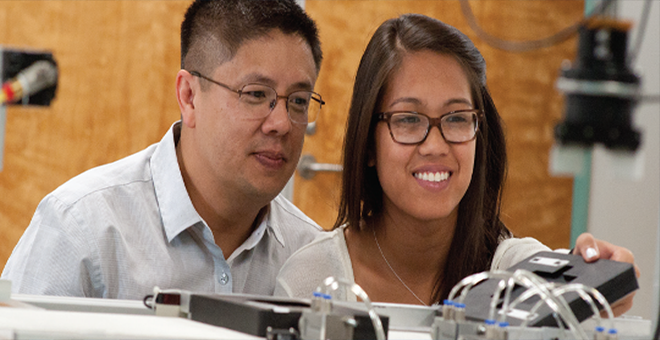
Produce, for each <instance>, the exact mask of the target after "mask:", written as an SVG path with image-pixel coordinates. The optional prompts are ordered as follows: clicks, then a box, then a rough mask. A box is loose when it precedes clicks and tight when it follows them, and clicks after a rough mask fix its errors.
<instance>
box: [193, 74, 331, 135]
mask: <svg viewBox="0 0 660 340" xmlns="http://www.w3.org/2000/svg"><path fill="white" fill-rule="evenodd" d="M189 72H190V74H191V75H193V76H195V77H199V78H202V79H204V80H206V81H209V82H211V83H213V84H216V85H218V86H220V87H223V88H225V89H227V90H229V91H232V92H235V93H238V100H239V101H240V102H241V103H243V104H245V105H246V106H247V107H248V110H247V112H248V114H251V115H252V117H253V118H256V119H260V118H264V117H266V116H268V115H269V114H270V113H271V112H272V111H273V110H274V109H275V106H276V105H277V100H278V99H279V98H284V99H286V111H287V112H288V114H289V119H291V121H292V122H294V123H298V124H309V123H313V122H315V121H316V117H317V116H318V115H319V112H321V107H322V106H323V104H325V102H324V101H323V99H322V98H321V95H320V94H318V93H316V92H312V91H295V92H291V93H290V94H289V95H288V96H280V95H278V94H277V92H276V91H275V89H274V88H272V87H270V86H268V85H263V84H247V85H244V86H243V87H242V88H241V89H240V90H234V89H232V88H231V87H229V86H228V85H225V84H223V83H221V82H218V81H215V80H213V79H211V78H209V77H206V76H203V75H202V74H201V73H199V72H197V71H189Z"/></svg>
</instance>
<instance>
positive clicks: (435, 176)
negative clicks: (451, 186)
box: [414, 171, 449, 182]
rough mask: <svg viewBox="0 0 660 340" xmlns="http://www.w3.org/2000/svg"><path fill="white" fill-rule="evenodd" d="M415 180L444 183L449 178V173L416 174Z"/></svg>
mask: <svg viewBox="0 0 660 340" xmlns="http://www.w3.org/2000/svg"><path fill="white" fill-rule="evenodd" d="M414 176H415V178H417V179H421V180H423V181H429V182H442V181H445V180H447V179H448V178H449V172H445V171H443V172H416V173H415V174H414Z"/></svg>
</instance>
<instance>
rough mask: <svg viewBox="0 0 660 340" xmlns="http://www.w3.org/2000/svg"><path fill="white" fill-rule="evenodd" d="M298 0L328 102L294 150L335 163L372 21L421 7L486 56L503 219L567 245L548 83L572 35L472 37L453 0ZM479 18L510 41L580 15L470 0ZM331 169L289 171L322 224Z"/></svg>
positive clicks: (558, 102)
mask: <svg viewBox="0 0 660 340" xmlns="http://www.w3.org/2000/svg"><path fill="white" fill-rule="evenodd" d="M305 3H306V5H305V6H306V9H307V11H308V12H309V13H310V15H311V16H312V17H313V18H314V19H316V21H317V24H318V26H319V30H320V34H321V41H322V44H323V51H324V54H325V60H324V64H323V67H322V69H321V74H320V77H319V81H318V82H317V86H316V89H317V91H318V92H320V93H321V94H322V95H323V96H324V99H325V100H326V101H327V102H328V104H327V105H326V106H325V107H324V111H323V112H322V114H321V116H320V118H319V123H318V125H319V127H318V132H317V134H316V135H313V136H310V137H308V138H307V140H306V142H305V149H304V151H303V154H312V155H314V156H315V157H316V159H317V161H318V162H322V163H339V162H340V161H341V145H342V140H343V131H344V125H345V121H346V114H347V112H348V107H349V105H350V97H351V90H352V83H353V79H354V77H355V72H356V70H357V66H358V64H359V60H360V57H361V55H362V52H363V51H364V48H365V47H366V45H367V42H368V40H369V38H370V37H371V35H372V34H373V32H374V31H375V30H376V28H377V27H378V25H380V24H381V23H382V22H383V21H385V20H387V19H389V18H392V17H396V16H398V15H400V14H403V13H421V14H426V15H429V16H432V17H435V18H438V19H440V20H442V21H445V22H446V23H448V24H450V25H453V26H455V27H457V28H459V29H460V30H461V31H463V32H465V33H466V34H467V35H468V36H470V38H472V40H473V41H474V42H475V44H476V45H477V47H478V48H479V49H480V50H481V52H482V53H483V55H484V57H485V58H486V62H487V67H488V73H487V75H488V83H489V86H490V89H491V91H492V95H493V98H494V100H495V103H496V105H497V107H498V109H499V111H500V113H501V115H502V117H503V119H504V121H505V124H506V130H507V140H508V151H509V156H510V158H509V173H508V181H507V184H506V186H505V194H504V204H503V219H504V221H505V223H506V224H507V226H509V228H510V229H511V230H512V231H514V233H515V234H516V235H519V236H533V237H536V238H538V239H539V240H541V241H543V242H544V243H546V244H547V245H549V246H551V247H568V243H569V236H570V210H571V194H572V180H571V179H566V178H555V177H551V176H549V174H548V170H547V169H548V154H549V150H550V147H551V145H552V143H553V137H552V129H553V126H554V125H555V124H556V122H557V121H558V120H559V119H560V118H561V115H562V105H563V102H562V98H561V95H560V94H559V93H558V92H557V91H556V90H555V89H554V82H555V80H556V77H557V75H558V71H559V67H560V64H561V62H562V60H564V59H572V58H573V56H574V53H575V49H576V41H577V40H576V39H575V38H574V39H571V40H569V41H567V42H564V43H562V44H559V45H557V46H554V47H550V48H544V49H542V50H538V51H533V52H526V53H509V52H504V51H500V50H497V49H494V48H492V47H490V46H488V45H486V44H485V43H484V42H483V41H481V40H479V39H477V38H476V35H475V34H474V33H473V32H472V30H471V29H470V28H469V26H468V24H467V21H466V19H465V18H464V16H463V14H462V13H461V9H460V3H459V2H458V1H457V0H441V1H407V0H404V1H382V0H381V1H378V0H372V1H367V0H364V1H350V0H348V1H324V0H307V1H306V2H305ZM471 5H472V7H473V11H474V14H475V16H476V17H477V20H478V21H479V22H480V24H481V26H482V27H483V29H484V30H486V31H487V32H490V33H491V34H493V35H495V36H497V37H500V38H503V39H510V40H530V39H539V38H541V37H546V36H549V35H551V34H553V33H555V32H557V31H559V30H560V29H562V28H565V27H567V26H569V25H571V24H573V23H574V22H575V21H577V20H579V19H580V18H581V16H582V13H583V11H584V2H583V1H574V0H568V1H562V0H560V1H549V0H525V1H519V0H481V1H471ZM339 180H340V175H338V174H333V173H319V174H317V175H316V176H315V177H314V178H313V179H312V180H305V179H302V178H300V177H296V187H295V188H296V189H295V194H294V202H295V203H296V204H297V205H298V206H299V207H301V209H303V210H304V211H305V212H306V213H307V214H308V215H310V216H311V217H312V218H313V219H315V220H316V221H318V222H319V223H320V224H321V225H322V226H324V227H326V228H327V227H331V226H332V224H333V222H334V219H335V216H336V215H335V214H336V207H337V203H338V195H339V186H338V183H339Z"/></svg>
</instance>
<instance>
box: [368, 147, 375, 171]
mask: <svg viewBox="0 0 660 340" xmlns="http://www.w3.org/2000/svg"><path fill="white" fill-rule="evenodd" d="M367 166H368V167H370V168H373V167H375V166H376V155H375V152H374V151H373V150H369V158H368V159H367Z"/></svg>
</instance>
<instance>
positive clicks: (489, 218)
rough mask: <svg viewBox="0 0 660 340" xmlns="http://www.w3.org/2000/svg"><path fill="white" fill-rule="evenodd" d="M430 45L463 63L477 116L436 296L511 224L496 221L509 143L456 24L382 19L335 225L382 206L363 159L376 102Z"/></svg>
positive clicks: (363, 81)
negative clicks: (469, 170) (404, 64)
mask: <svg viewBox="0 0 660 340" xmlns="http://www.w3.org/2000/svg"><path fill="white" fill-rule="evenodd" d="M424 50H430V51H434V52H438V53H441V54H444V55H450V56H452V57H454V58H455V59H456V60H457V61H458V62H459V64H460V65H461V66H462V68H463V70H464V71H465V73H466V75H467V78H468V81H469V82H470V87H471V90H472V99H473V103H474V105H475V108H477V109H481V110H482V111H483V112H484V117H482V118H481V119H480V121H479V124H480V126H479V131H478V134H477V145H476V155H475V161H474V171H473V174H472V179H471V182H470V185H469V187H468V189H467V192H466V193H465V196H464V197H463V199H462V200H461V202H460V204H459V207H458V220H457V225H456V231H455V232H454V239H453V240H452V244H451V248H450V250H449V255H448V258H447V262H446V264H445V266H444V268H439V273H440V274H439V276H438V277H437V278H436V282H435V288H434V292H433V300H434V302H441V301H442V300H443V299H445V298H446V296H447V295H448V294H449V291H450V290H451V288H452V287H453V286H454V285H455V284H456V283H458V281H460V280H461V279H462V278H463V277H465V276H468V275H470V274H474V273H477V272H480V271H484V270H488V268H489V265H490V262H491V260H492V257H493V254H494V253H495V249H496V248H497V245H498V243H499V239H500V238H501V237H506V236H508V235H509V231H508V230H507V229H506V227H505V226H504V224H503V223H502V222H501V221H500V217H499V216H500V202H501V195H502V185H503V182H504V178H505V172H506V147H505V140H504V132H503V128H502V121H501V118H500V116H499V114H498V112H497V109H496V108H495V105H494V103H493V100H492V98H491V96H490V93H489V92H488V88H487V87H486V63H485V61H484V59H483V57H482V55H481V53H480V52H479V50H477V48H476V47H475V46H474V44H473V43H472V41H470V39H469V38H468V37H467V36H465V35H464V34H463V33H461V32H460V31H459V30H457V29H456V28H454V27H452V26H449V25H447V24H445V23H443V22H441V21H439V20H436V19H433V18H429V17H426V16H423V15H419V14H406V15H402V16H401V17H399V18H396V19H390V20H387V21H385V22H384V23H383V24H382V25H381V26H380V27H379V28H378V30H376V32H375V33H374V36H373V37H372V38H371V40H370V42H369V44H368V46H367V49H366V50H365V52H364V55H363V56H362V60H361V61H360V66H359V68H358V71H357V75H356V77H355V85H354V87H353V98H352V101H351V107H350V110H349V115H348V121H347V128H346V138H345V140H344V158H343V166H344V171H343V174H342V176H343V177H342V194H341V200H340V205H339V215H338V216H337V220H336V222H335V226H334V227H335V228H337V227H339V226H340V225H343V224H348V225H349V227H350V228H360V221H361V220H363V219H365V218H367V217H375V216H378V215H379V214H380V213H381V211H382V203H383V189H382V187H381V186H380V182H379V181H378V176H377V174H376V170H375V167H369V166H368V161H369V159H370V157H373V155H374V150H375V148H374V147H375V141H374V134H375V132H374V131H375V128H376V124H377V123H378V119H377V115H376V112H377V108H378V107H379V104H380V101H381V99H382V96H383V92H384V90H385V88H386V86H387V82H388V81H389V80H390V79H391V77H392V74H393V73H394V72H395V70H396V69H398V68H399V66H400V65H401V61H402V59H403V57H404V56H405V54H407V53H411V52H416V51H424Z"/></svg>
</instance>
